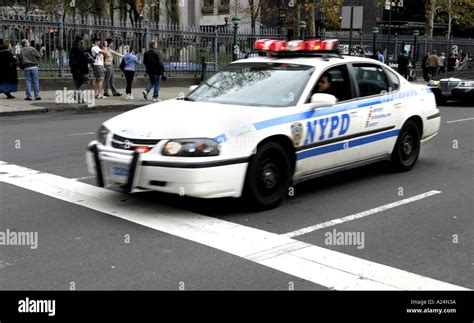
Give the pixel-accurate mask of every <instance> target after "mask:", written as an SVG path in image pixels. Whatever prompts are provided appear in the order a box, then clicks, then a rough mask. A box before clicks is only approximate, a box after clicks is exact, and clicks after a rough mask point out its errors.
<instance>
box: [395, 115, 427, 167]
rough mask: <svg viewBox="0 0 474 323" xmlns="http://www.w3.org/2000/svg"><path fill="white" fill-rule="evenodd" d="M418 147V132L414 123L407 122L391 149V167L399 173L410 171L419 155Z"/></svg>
mask: <svg viewBox="0 0 474 323" xmlns="http://www.w3.org/2000/svg"><path fill="white" fill-rule="evenodd" d="M420 146H421V144H420V130H419V129H418V126H417V125H416V123H415V122H414V121H412V120H408V121H407V122H406V123H405V125H404V126H403V128H402V130H401V131H400V134H399V135H398V139H397V142H396V144H395V148H394V149H393V152H392V157H391V160H390V162H391V164H392V167H393V168H394V169H395V170H396V171H400V172H405V171H408V170H410V169H412V168H413V166H414V165H415V163H416V161H417V160H418V156H419V155H420Z"/></svg>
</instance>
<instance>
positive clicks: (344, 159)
mask: <svg viewBox="0 0 474 323" xmlns="http://www.w3.org/2000/svg"><path fill="white" fill-rule="evenodd" d="M327 73H329V74H330V75H331V83H332V86H333V87H334V89H333V91H332V92H331V94H334V95H335V96H336V97H337V98H338V99H340V100H339V101H337V104H336V105H334V106H331V107H324V108H316V109H314V111H313V114H312V116H311V117H310V118H308V119H305V120H303V121H302V122H297V123H295V124H293V125H292V128H294V129H299V131H298V132H299V133H300V137H301V143H300V144H299V145H298V146H297V147H296V160H297V163H296V169H295V176H300V175H305V174H309V173H314V172H318V171H322V170H326V169H330V168H334V167H337V166H341V165H345V164H348V163H351V162H353V161H356V160H358V159H359V157H360V152H359V147H356V146H351V144H350V141H351V138H354V137H356V136H357V135H358V133H359V132H360V131H361V130H362V124H363V120H365V116H364V115H363V112H362V113H361V111H359V109H358V100H357V99H356V98H354V87H353V84H352V81H351V77H350V75H349V72H348V67H347V64H340V65H338V66H333V67H331V68H328V69H325V70H323V71H322V72H321V73H320V75H319V77H318V79H317V81H316V84H314V85H313V91H311V92H310V95H309V97H308V102H309V100H310V97H311V96H312V95H313V94H315V93H318V82H319V80H320V79H321V78H322V77H323V76H324V75H327Z"/></svg>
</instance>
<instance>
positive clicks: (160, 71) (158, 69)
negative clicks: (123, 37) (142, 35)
mask: <svg viewBox="0 0 474 323" xmlns="http://www.w3.org/2000/svg"><path fill="white" fill-rule="evenodd" d="M143 64H145V67H146V73H147V74H148V78H149V81H148V84H147V85H146V88H145V91H143V97H144V98H145V100H147V99H148V93H149V92H150V90H151V88H152V87H153V102H158V101H161V99H160V97H159V93H160V78H161V77H162V75H164V73H165V67H164V65H163V62H162V60H161V53H160V51H159V50H158V42H157V41H156V40H153V41H152V42H151V43H150V49H149V50H147V51H146V52H145V55H144V58H143Z"/></svg>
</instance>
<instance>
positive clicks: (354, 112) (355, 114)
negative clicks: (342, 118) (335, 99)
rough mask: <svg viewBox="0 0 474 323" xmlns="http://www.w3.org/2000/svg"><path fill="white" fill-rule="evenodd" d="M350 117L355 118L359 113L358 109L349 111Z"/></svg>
mask: <svg viewBox="0 0 474 323" xmlns="http://www.w3.org/2000/svg"><path fill="white" fill-rule="evenodd" d="M350 115H351V117H352V118H356V117H357V116H358V115H359V111H352V112H350Z"/></svg>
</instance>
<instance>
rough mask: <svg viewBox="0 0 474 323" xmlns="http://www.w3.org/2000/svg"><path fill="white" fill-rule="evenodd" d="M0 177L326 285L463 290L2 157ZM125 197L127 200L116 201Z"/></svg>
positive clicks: (339, 287) (36, 190) (339, 288)
mask: <svg viewBox="0 0 474 323" xmlns="http://www.w3.org/2000/svg"><path fill="white" fill-rule="evenodd" d="M0 182H4V183H8V184H12V185H15V186H18V187H21V188H24V189H27V190H30V191H34V192H37V193H41V194H44V195H47V196H50V197H53V198H56V199H58V200H62V201H66V202H69V203H72V204H75V205H80V206H83V207H86V208H89V209H92V210H95V211H97V212H101V213H104V214H108V215H111V216H114V217H118V218H121V219H124V220H127V221H130V222H133V223H136V224H139V225H142V226H145V227H148V228H151V229H154V230H158V231H161V232H165V233H168V234H170V235H173V236H177V237H180V238H183V239H187V240H190V241H193V242H196V243H200V244H203V245H206V246H209V247H212V248H215V249H218V250H222V251H224V252H227V253H229V254H232V255H235V256H238V257H241V258H244V259H246V260H248V261H253V262H255V263H258V264H261V265H264V266H266V267H269V268H272V269H275V270H278V271H280V272H284V273H287V274H289V275H293V276H295V277H299V278H302V279H306V280H308V281H311V282H313V283H315V284H319V285H322V286H325V287H327V288H329V289H337V290H465V289H466V288H464V287H461V286H457V285H453V284H450V283H446V282H442V281H439V280H435V279H431V278H428V277H424V276H421V275H417V274H413V273H410V272H407V271H403V270H400V269H396V268H393V267H389V266H386V265H382V264H378V263H375V262H370V261H367V260H364V259H360V258H357V257H353V256H349V255H345V254H343V253H340V252H336V251H333V250H329V249H325V248H321V247H318V246H314V245H311V244H308V243H305V242H301V241H298V240H295V239H292V238H290V237H286V236H283V235H279V234H275V233H271V232H266V231H263V230H259V229H255V228H251V227H247V226H243V225H240V224H236V223H232V222H228V221H223V220H220V219H216V218H212V217H208V216H203V215H199V214H195V213H192V212H188V211H184V210H178V209H175V208H171V207H168V206H163V205H157V204H156V203H152V202H147V201H142V200H140V199H138V198H136V197H133V196H129V195H125V194H122V193H118V192H114V191H110V190H106V189H103V188H99V187H95V186H92V185H88V184H85V183H82V182H79V181H74V180H71V179H68V178H64V177H61V176H57V175H52V174H48V173H43V172H39V171H35V170H32V169H28V168H25V167H21V166H18V165H13V164H8V163H5V162H0ZM124 198H126V199H127V203H123V202H121V201H122V200H123V199H124Z"/></svg>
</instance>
